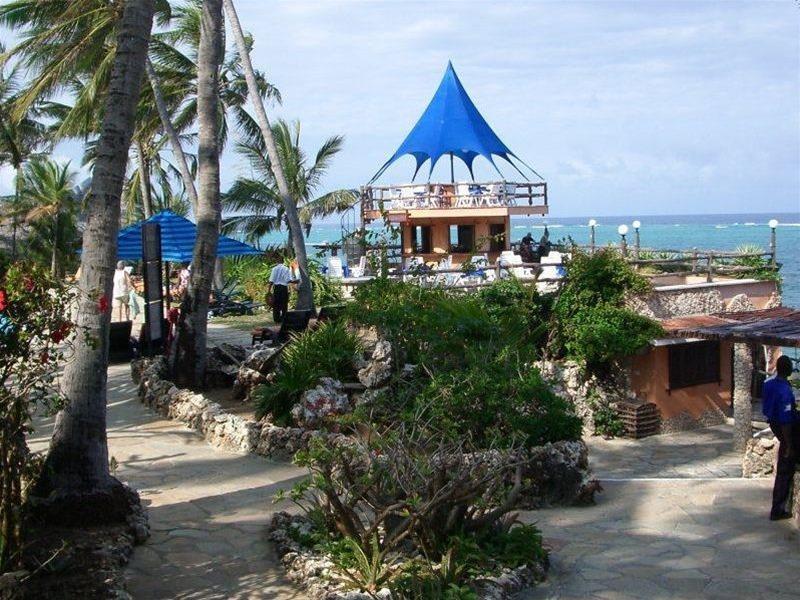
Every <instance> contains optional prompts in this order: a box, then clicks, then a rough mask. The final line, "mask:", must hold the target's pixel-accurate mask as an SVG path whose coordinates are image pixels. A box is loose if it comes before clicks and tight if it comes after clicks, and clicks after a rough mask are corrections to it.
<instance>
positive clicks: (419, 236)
mask: <svg viewBox="0 0 800 600" xmlns="http://www.w3.org/2000/svg"><path fill="white" fill-rule="evenodd" d="M411 235H412V239H411V245H412V247H413V248H414V254H431V252H433V250H432V244H431V227H430V225H417V226H415V227H414V229H412V230H411Z"/></svg>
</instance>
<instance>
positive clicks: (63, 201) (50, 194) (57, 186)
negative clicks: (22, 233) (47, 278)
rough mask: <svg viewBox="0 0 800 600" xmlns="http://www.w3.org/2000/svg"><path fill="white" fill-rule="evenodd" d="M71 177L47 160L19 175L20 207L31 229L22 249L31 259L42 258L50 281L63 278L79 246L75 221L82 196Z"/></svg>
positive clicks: (64, 167) (67, 170) (65, 167)
mask: <svg viewBox="0 0 800 600" xmlns="http://www.w3.org/2000/svg"><path fill="white" fill-rule="evenodd" d="M75 177H76V173H75V172H74V171H72V170H71V169H70V165H69V163H66V164H63V165H60V164H58V163H57V162H55V161H53V160H50V159H37V160H34V161H32V162H30V163H28V164H27V165H25V169H24V171H23V183H22V193H21V199H20V204H21V209H22V210H23V211H24V213H25V222H26V223H28V225H30V227H31V232H30V234H29V236H28V239H27V244H26V245H27V247H28V250H29V252H30V253H31V254H32V255H33V257H34V258H35V257H36V256H37V255H44V256H43V257H42V258H45V257H46V258H45V261H44V262H48V261H49V263H50V272H51V274H52V275H53V276H54V277H57V276H62V275H63V274H64V270H65V269H64V267H65V266H66V265H68V264H71V263H72V262H73V260H74V257H75V251H76V250H77V248H78V245H79V243H80V239H79V237H78V226H77V217H78V213H79V212H80V206H81V200H82V193H81V191H80V189H78V188H77V186H76V184H75Z"/></svg>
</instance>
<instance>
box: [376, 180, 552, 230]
mask: <svg viewBox="0 0 800 600" xmlns="http://www.w3.org/2000/svg"><path fill="white" fill-rule="evenodd" d="M461 210H468V211H469V212H468V213H464V214H465V215H467V214H468V215H470V216H506V215H530V214H546V213H547V183H545V182H535V183H534V182H530V181H526V182H524V183H516V182H509V181H489V182H469V183H468V182H457V183H449V184H445V183H425V184H413V183H409V184H401V185H388V186H379V185H368V186H364V187H362V188H361V211H362V214H361V216H362V221H363V222H365V223H368V222H370V221H373V220H375V219H378V218H381V216H382V215H383V213H386V214H387V215H388V218H389V220H390V221H393V222H402V221H404V220H405V218H415V217H417V218H419V217H433V216H439V215H454V214H455V211H461ZM441 211H447V212H446V213H444V212H441ZM398 216H402V217H403V218H400V219H399V218H398Z"/></svg>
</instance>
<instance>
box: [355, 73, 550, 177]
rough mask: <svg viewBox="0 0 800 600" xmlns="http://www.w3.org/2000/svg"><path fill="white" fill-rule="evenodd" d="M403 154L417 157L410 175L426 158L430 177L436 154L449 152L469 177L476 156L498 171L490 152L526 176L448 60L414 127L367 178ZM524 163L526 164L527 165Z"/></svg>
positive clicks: (378, 173) (437, 158)
mask: <svg viewBox="0 0 800 600" xmlns="http://www.w3.org/2000/svg"><path fill="white" fill-rule="evenodd" d="M406 154H410V155H412V156H413V157H414V158H415V159H416V161H417V166H416V169H415V171H414V177H416V176H417V173H418V172H419V170H420V167H422V165H423V164H424V163H425V162H426V161H428V160H430V161H431V165H430V171H429V173H428V177H429V178H430V175H431V173H433V168H434V166H436V162H437V161H438V160H439V158H441V157H442V156H443V155H445V154H450V155H451V156H456V157H458V158H460V159H461V160H462V161H464V163H465V164H466V165H467V168H468V169H469V173H470V175H471V176H473V178H474V175H473V173H472V163H473V161H474V160H475V157H477V156H483V157H484V158H486V160H488V161H489V162H490V163H491V165H492V166H493V167H494V168H495V170H496V171H497V172H498V173H500V170H499V169H498V168H497V165H496V164H495V163H494V159H493V155H494V156H499V157H501V158H503V159H505V160H506V161H507V162H508V163H509V164H510V165H511V166H513V167H514V168H515V169H516V170H517V171H518V172H519V173H520V174H521V175H522V176H523V177H525V179H527V177H526V176H525V174H524V173H522V171H520V170H519V168H518V167H517V165H515V164H514V163H513V162H512V161H511V157H514V158H515V159H517V160H518V161H519V162H520V163H522V164H523V165H525V163H524V162H522V160H520V158H519V157H517V155H516V154H514V153H513V152H512V151H511V150H510V149H509V148H508V146H506V145H505V144H504V143H503V141H502V140H501V139H500V138H499V137H497V134H495V132H494V131H492V128H491V127H489V124H488V123H487V122H486V120H485V119H484V118H483V117H482V116H481V113H479V112H478V109H477V108H475V105H474V104H473V103H472V100H471V99H470V97H469V95H468V94H467V91H466V90H465V89H464V86H463V85H461V81H460V80H459V79H458V75H456V71H455V69H454V68H453V63H451V62H448V63H447V69H446V70H445V73H444V77H443V78H442V82H441V83H440V84H439V89H437V90H436V93H435V94H434V95H433V98H432V99H431V101H430V103H429V104H428V107H427V108H426V109H425V112H424V113H422V116H421V117H420V119H419V121H417V124H416V125H415V126H414V129H412V130H411V133H409V134H408V136H407V137H406V139H405V140H404V141H403V143H402V144H400V147H399V148H398V149H397V152H395V153H394V155H393V156H392V157H391V158H390V159H389V160H388V161H386V164H384V165H383V166H382V167H381V168H380V170H379V171H378V172H377V173H376V174H375V176H374V177H373V178H372V180H371V182H372V181H375V180H376V179H377V178H378V177H380V176H381V175H382V174H383V172H384V171H385V170H386V169H387V168H388V167H389V165H391V164H392V163H393V162H394V161H396V160H397V159H398V158H400V157H401V156H404V155H406ZM525 166H526V167H528V165H525ZM528 169H530V170H531V172H533V173H534V174H535V175H536V176H537V177H540V175H539V174H538V173H536V171H534V170H533V169H531V168H530V167H528ZM500 175H501V176H502V173H500ZM540 178H541V177H540Z"/></svg>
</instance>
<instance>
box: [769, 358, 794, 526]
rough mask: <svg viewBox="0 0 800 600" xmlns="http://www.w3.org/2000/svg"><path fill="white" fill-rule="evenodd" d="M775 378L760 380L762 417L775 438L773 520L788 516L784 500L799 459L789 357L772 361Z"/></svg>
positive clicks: (787, 497) (789, 515)
mask: <svg viewBox="0 0 800 600" xmlns="http://www.w3.org/2000/svg"><path fill="white" fill-rule="evenodd" d="M775 366H776V373H775V377H773V378H771V379H768V380H767V381H765V382H764V388H763V393H762V394H761V396H762V398H761V399H762V402H763V407H762V410H763V412H764V417H765V418H766V419H767V422H768V423H769V427H770V429H771V430H772V433H774V434H775V437H776V438H778V442H779V445H778V462H777V465H776V466H775V486H774V487H773V488H772V510H771V511H770V515H769V518H770V519H771V520H773V521H779V520H781V519H789V518H791V516H792V515H791V513H790V511H789V510H788V509H789V507H788V506H787V502H788V500H789V495H790V492H791V489H792V481H793V479H794V473H795V471H796V470H797V462H798V460H800V413H798V412H797V402H796V401H795V397H794V391H793V390H792V385H791V384H790V383H789V377H791V375H792V360H791V359H790V358H789V357H788V356H780V357H779V358H778V360H777V361H776V364H775Z"/></svg>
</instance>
